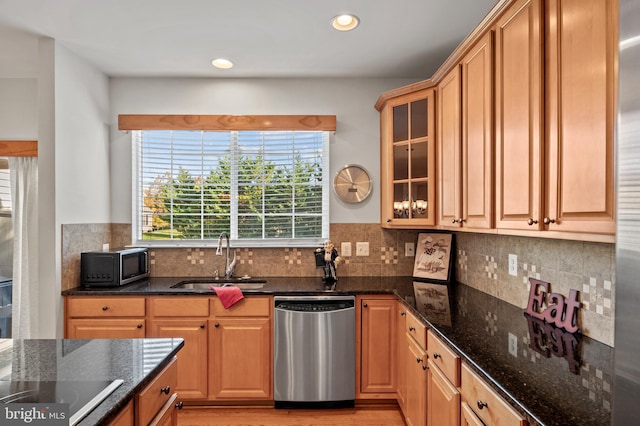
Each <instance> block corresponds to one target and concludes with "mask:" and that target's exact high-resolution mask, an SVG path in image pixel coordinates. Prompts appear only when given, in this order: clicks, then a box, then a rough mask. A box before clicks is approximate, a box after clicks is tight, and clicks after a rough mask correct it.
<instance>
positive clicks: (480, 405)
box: [478, 400, 489, 410]
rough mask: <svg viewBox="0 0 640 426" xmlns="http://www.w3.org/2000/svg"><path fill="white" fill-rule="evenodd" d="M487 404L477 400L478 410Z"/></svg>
mask: <svg viewBox="0 0 640 426" xmlns="http://www.w3.org/2000/svg"><path fill="white" fill-rule="evenodd" d="M488 406H489V405H488V404H487V403H486V402H482V401H481V400H478V410H482V409H483V408H484V407H488Z"/></svg>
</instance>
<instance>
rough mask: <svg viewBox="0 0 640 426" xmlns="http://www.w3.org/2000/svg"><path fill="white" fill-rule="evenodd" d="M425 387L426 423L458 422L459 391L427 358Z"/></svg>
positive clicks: (450, 425) (454, 424)
mask: <svg viewBox="0 0 640 426" xmlns="http://www.w3.org/2000/svg"><path fill="white" fill-rule="evenodd" d="M428 382H429V384H428V387H427V407H428V411H427V413H428V415H427V423H428V424H429V425H438V426H457V425H459V424H460V391H459V390H458V389H457V388H456V387H455V386H453V385H452V384H451V382H449V380H448V379H447V377H446V376H445V375H444V373H443V372H442V371H440V368H438V366H437V365H436V364H435V363H434V362H433V361H432V360H431V359H429V378H428Z"/></svg>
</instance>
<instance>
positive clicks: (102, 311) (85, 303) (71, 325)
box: [65, 296, 146, 339]
mask: <svg viewBox="0 0 640 426" xmlns="http://www.w3.org/2000/svg"><path fill="white" fill-rule="evenodd" d="M145 312H146V310H145V298H144V297H121V298H120V297H72V296H68V297H65V315H66V322H65V337H66V338H67V339H91V338H96V339H118V338H120V339H129V338H139V337H145V334H146V329H145Z"/></svg>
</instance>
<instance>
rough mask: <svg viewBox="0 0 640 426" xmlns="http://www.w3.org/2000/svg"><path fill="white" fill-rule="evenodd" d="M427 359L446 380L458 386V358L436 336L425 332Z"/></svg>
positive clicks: (430, 332)
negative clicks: (427, 348) (438, 369)
mask: <svg viewBox="0 0 640 426" xmlns="http://www.w3.org/2000/svg"><path fill="white" fill-rule="evenodd" d="M427 340H428V342H427V344H428V347H429V359H430V360H431V361H433V363H434V364H435V365H437V366H438V368H440V371H442V372H443V373H444V375H445V376H447V379H448V380H449V381H450V382H451V383H452V384H453V385H454V386H460V357H459V356H458V355H456V354H455V353H454V352H453V351H452V350H451V349H449V348H448V347H447V346H446V345H445V344H444V343H443V342H442V340H440V339H439V338H438V337H436V335H435V334H434V333H433V332H432V331H431V330H429V331H427Z"/></svg>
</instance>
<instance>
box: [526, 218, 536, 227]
mask: <svg viewBox="0 0 640 426" xmlns="http://www.w3.org/2000/svg"><path fill="white" fill-rule="evenodd" d="M536 223H538V221H537V220H533V219H532V218H529V219H527V225H529V226H531V225H534V224H536Z"/></svg>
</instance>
